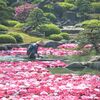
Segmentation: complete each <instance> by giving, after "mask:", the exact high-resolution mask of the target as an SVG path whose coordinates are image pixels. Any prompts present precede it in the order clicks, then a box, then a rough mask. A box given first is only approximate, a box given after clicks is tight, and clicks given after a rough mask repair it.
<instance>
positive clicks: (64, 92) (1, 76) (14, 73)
mask: <svg viewBox="0 0 100 100" xmlns="http://www.w3.org/2000/svg"><path fill="white" fill-rule="evenodd" d="M71 48H72V47H71ZM38 52H39V53H40V54H41V55H50V54H52V55H58V56H63V55H77V54H80V53H82V52H81V51H74V50H65V49H53V48H42V47H40V48H39V50H38ZM19 54H20V55H26V48H13V49H12V50H10V51H1V52H0V56H7V55H19ZM66 66H67V64H65V63H64V62H61V61H59V60H55V61H27V62H24V61H18V62H7V61H5V62H0V100H100V76H99V75H89V74H85V75H81V76H79V75H76V74H62V75H60V74H51V73H50V71H48V70H47V68H57V67H62V68H65V67H66Z"/></svg>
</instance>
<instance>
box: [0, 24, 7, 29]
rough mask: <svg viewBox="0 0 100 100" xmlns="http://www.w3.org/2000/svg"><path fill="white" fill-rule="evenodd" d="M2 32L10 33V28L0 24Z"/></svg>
mask: <svg viewBox="0 0 100 100" xmlns="http://www.w3.org/2000/svg"><path fill="white" fill-rule="evenodd" d="M0 31H8V27H6V26H4V25H1V24H0Z"/></svg>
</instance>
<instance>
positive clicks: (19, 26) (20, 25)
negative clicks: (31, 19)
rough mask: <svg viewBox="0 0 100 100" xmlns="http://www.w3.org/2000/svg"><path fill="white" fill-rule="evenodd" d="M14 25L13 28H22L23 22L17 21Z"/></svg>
mask: <svg viewBox="0 0 100 100" xmlns="http://www.w3.org/2000/svg"><path fill="white" fill-rule="evenodd" d="M14 27H15V28H22V27H24V23H18V24H16V25H15V26H14Z"/></svg>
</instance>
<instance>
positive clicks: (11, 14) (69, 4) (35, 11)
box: [0, 0, 100, 53]
mask: <svg viewBox="0 0 100 100" xmlns="http://www.w3.org/2000/svg"><path fill="white" fill-rule="evenodd" d="M0 15H2V16H0V34H1V35H2V34H5V35H9V33H13V34H10V35H12V36H13V37H14V38H15V39H16V41H17V43H23V42H25V41H26V40H25V39H26V38H25V37H24V36H26V35H27V36H29V38H30V37H34V36H36V37H39V39H40V38H41V36H42V38H44V37H45V38H46V39H52V40H55V41H60V40H62V39H65V40H67V41H70V39H73V38H70V34H71V33H70V32H65V33H64V32H62V31H61V29H62V28H63V26H70V25H73V26H77V24H80V23H81V26H78V27H83V28H84V31H81V32H80V34H79V35H78V39H77V43H79V44H82V45H84V44H88V43H90V44H93V47H94V48H95V50H96V52H97V53H99V52H100V51H99V50H98V49H99V42H100V37H99V36H100V35H99V34H100V1H99V0H0ZM16 33H18V34H16ZM23 34H24V35H23ZM19 35H21V36H19ZM16 37H17V38H18V39H19V37H20V40H18V39H17V38H16ZM22 37H23V38H22ZM36 40H37V39H36ZM33 41H34V40H30V41H28V42H33ZM75 41H76V40H75ZM82 45H81V46H82Z"/></svg>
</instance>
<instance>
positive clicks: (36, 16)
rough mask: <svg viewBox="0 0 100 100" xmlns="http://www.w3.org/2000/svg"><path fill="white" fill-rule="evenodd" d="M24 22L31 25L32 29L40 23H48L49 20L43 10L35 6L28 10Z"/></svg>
mask: <svg viewBox="0 0 100 100" xmlns="http://www.w3.org/2000/svg"><path fill="white" fill-rule="evenodd" d="M26 22H27V24H28V25H29V26H32V27H33V29H35V28H36V27H38V26H39V25H41V24H45V23H48V22H49V20H48V19H47V18H46V17H45V16H44V13H43V11H42V10H41V9H38V8H37V9H34V10H32V11H31V12H30V14H29V17H28V18H27V21H26Z"/></svg>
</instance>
